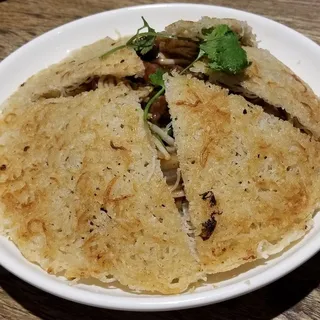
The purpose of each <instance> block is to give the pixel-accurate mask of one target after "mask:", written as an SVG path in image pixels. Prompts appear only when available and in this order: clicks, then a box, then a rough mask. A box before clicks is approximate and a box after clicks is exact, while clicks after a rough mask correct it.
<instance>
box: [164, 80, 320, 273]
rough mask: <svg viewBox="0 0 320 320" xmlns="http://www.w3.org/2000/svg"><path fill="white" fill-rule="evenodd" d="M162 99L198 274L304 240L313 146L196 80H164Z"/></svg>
mask: <svg viewBox="0 0 320 320" xmlns="http://www.w3.org/2000/svg"><path fill="white" fill-rule="evenodd" d="M166 98H167V100H168V103H169V108H170V113H171V115H172V118H173V129H174V132H175V137H176V145H177V148H178V158H179V161H180V167H181V172H182V176H183V179H184V185H185V190H186V195H187V199H188V200H189V201H190V216H191V220H192V223H193V224H194V226H195V228H196V244H197V250H198V253H199V257H200V261H201V263H202V266H203V269H204V271H206V272H208V273H216V272H222V271H227V270H230V269H233V268H235V267H238V266H239V265H241V264H243V263H246V262H248V261H253V260H255V259H257V258H259V257H267V256H268V254H272V253H275V252H278V251H281V250H283V248H284V247H286V246H287V245H288V244H289V243H290V242H292V241H294V240H296V239H298V238H300V237H301V236H303V235H304V234H305V232H306V231H305V227H306V222H307V221H308V220H310V219H311V217H312V214H313V212H314V209H315V208H316V206H317V205H318V200H319V173H320V167H319V166H320V163H319V150H320V149H319V143H317V142H315V141H313V140H312V139H311V138H310V137H309V136H308V135H306V134H302V133H300V132H299V130H298V129H296V128H293V127H292V126H291V124H290V123H288V122H285V121H282V120H279V119H277V118H275V117H274V116H271V115H268V114H265V113H264V112H263V110H262V109H261V108H260V107H258V106H254V105H252V104H249V103H247V102H246V100H245V99H244V98H242V97H240V96H236V95H228V92H227V90H223V89H221V88H219V87H217V86H214V85H210V84H205V83H204V82H202V81H199V80H197V79H192V78H188V77H186V76H175V77H168V78H167V80H166ZM211 233H212V234H211ZM270 244H271V245H270ZM272 245H274V246H272ZM277 245H278V247H276V246H277Z"/></svg>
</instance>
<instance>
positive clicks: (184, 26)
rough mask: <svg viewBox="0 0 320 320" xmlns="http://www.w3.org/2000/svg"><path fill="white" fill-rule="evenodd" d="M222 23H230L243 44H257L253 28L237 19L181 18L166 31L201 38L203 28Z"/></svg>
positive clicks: (185, 36)
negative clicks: (188, 19) (196, 19)
mask: <svg viewBox="0 0 320 320" xmlns="http://www.w3.org/2000/svg"><path fill="white" fill-rule="evenodd" d="M221 24H226V25H228V26H229V27H230V28H231V29H232V31H233V32H235V33H236V34H237V35H238V36H239V39H240V41H241V43H242V44H243V45H245V46H253V47H255V46H256V45H257V44H256V36H255V34H253V33H252V28H251V27H250V26H249V25H248V24H247V23H246V22H245V21H240V20H236V19H219V18H210V17H202V18H201V19H200V20H199V21H186V20H179V21H177V22H174V23H172V24H170V25H169V26H167V27H166V28H165V32H166V33H168V34H173V35H176V36H178V37H184V38H191V39H194V40H199V39H201V38H202V37H203V34H202V30H203V29H209V28H211V27H216V26H217V25H221Z"/></svg>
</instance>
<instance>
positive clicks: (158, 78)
mask: <svg viewBox="0 0 320 320" xmlns="http://www.w3.org/2000/svg"><path fill="white" fill-rule="evenodd" d="M164 74H165V72H164V70H162V69H160V68H158V69H157V70H156V72H155V73H152V74H150V76H149V79H150V82H151V83H152V84H153V85H154V86H156V87H164V81H163V75H164Z"/></svg>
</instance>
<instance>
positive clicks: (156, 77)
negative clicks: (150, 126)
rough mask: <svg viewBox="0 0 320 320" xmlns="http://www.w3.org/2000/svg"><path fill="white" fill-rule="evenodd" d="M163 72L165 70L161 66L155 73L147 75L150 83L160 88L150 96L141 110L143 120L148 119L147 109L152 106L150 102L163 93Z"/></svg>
mask: <svg viewBox="0 0 320 320" xmlns="http://www.w3.org/2000/svg"><path fill="white" fill-rule="evenodd" d="M164 74H165V71H164V70H162V69H161V68H158V69H157V70H156V72H155V73H152V74H151V75H150V76H149V79H150V82H151V84H153V85H154V86H155V87H156V88H157V87H158V88H159V87H160V90H159V91H158V92H157V93H156V94H155V95H154V96H152V98H151V99H150V100H149V101H148V103H147V105H146V107H145V108H144V112H143V118H144V120H147V119H148V114H149V109H150V107H151V106H152V104H153V103H154V102H155V101H156V100H157V99H158V98H159V97H160V96H161V95H163V94H164V91H165V85H164V80H163V75H164Z"/></svg>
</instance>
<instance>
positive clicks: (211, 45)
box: [182, 24, 250, 74]
mask: <svg viewBox="0 0 320 320" xmlns="http://www.w3.org/2000/svg"><path fill="white" fill-rule="evenodd" d="M202 34H203V36H204V37H203V40H202V42H201V43H200V45H199V48H200V50H199V54H198V57H197V58H196V59H195V60H194V61H193V62H192V63H191V64H190V65H189V66H188V67H187V68H185V69H184V70H183V71H182V73H183V72H184V71H186V70H188V69H189V68H190V67H191V66H192V65H193V64H194V63H195V62H196V61H198V60H199V59H200V58H202V57H203V56H206V57H207V58H208V60H209V63H208V66H209V67H210V68H211V69H212V70H214V71H222V72H225V73H229V74H238V73H240V72H241V71H243V70H244V69H245V68H247V67H248V66H249V65H250V63H249V61H248V58H247V53H246V52H245V50H243V48H242V47H241V44H240V41H239V39H238V36H237V35H236V34H235V33H234V32H233V31H232V30H231V29H230V28H229V26H227V25H226V24H220V25H218V26H216V27H212V28H208V29H206V28H203V29H202Z"/></svg>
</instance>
